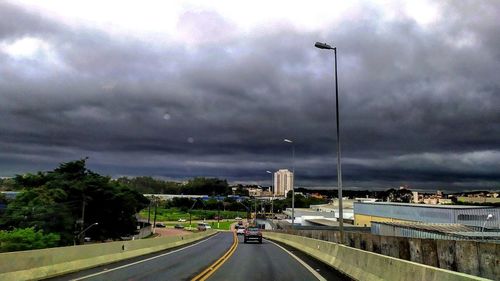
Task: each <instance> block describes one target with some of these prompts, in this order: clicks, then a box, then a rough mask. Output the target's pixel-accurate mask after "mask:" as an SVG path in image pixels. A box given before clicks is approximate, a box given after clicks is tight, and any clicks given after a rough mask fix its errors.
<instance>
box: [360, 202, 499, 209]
mask: <svg viewBox="0 0 500 281" xmlns="http://www.w3.org/2000/svg"><path fill="white" fill-rule="evenodd" d="M354 204H355V205H356V204H370V205H394V206H405V207H419V208H440V209H493V208H496V207H494V206H471V205H430V204H416V203H398V202H354Z"/></svg>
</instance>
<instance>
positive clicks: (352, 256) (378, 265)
mask: <svg viewBox="0 0 500 281" xmlns="http://www.w3.org/2000/svg"><path fill="white" fill-rule="evenodd" d="M263 235H264V237H265V238H268V239H271V240H275V241H278V242H281V243H284V244H287V245H289V246H292V247H294V248H296V249H298V250H300V251H302V252H305V253H306V254H309V255H310V256H312V257H314V258H316V259H318V260H320V261H322V262H324V263H326V264H328V265H330V266H332V267H333V268H335V269H337V270H339V271H340V272H342V273H344V274H346V275H347V276H349V277H351V278H353V279H354V280H408V281H412V280H415V281H417V280H418V281H448V280H449V281H452V280H453V281H465V280H489V279H485V278H481V277H476V276H473V275H469V274H465V273H460V272H454V271H450V270H446V269H441V268H437V267H433V266H428V265H424V264H419V263H415V262H411V261H407V260H402V259H398V258H394V257H390V256H385V255H381V254H376V253H372V252H368V251H364V250H360V249H356V248H353V247H349V246H345V245H342V244H337V243H333V242H328V241H323V240H318V239H313V238H307V237H303V236H298V235H291V234H286V233H278V232H264V234H263Z"/></svg>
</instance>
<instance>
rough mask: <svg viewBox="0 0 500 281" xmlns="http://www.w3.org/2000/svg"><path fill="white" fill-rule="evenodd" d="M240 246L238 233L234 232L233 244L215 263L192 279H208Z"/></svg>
mask: <svg viewBox="0 0 500 281" xmlns="http://www.w3.org/2000/svg"><path fill="white" fill-rule="evenodd" d="M237 247H238V237H237V236H236V233H235V232H233V244H232V245H231V247H230V248H229V250H228V251H227V252H226V253H225V254H224V255H223V256H222V257H220V258H219V259H218V260H216V261H215V262H214V263H213V264H211V265H210V266H209V267H207V268H206V269H205V270H203V271H202V272H201V273H200V274H198V275H196V276H195V277H194V278H193V279H191V281H204V280H207V279H208V278H209V277H210V276H212V274H214V272H215V271H216V270H217V269H219V267H221V266H222V265H223V264H224V263H225V262H226V261H227V260H228V259H229V258H230V257H231V255H233V253H234V251H236V248H237Z"/></svg>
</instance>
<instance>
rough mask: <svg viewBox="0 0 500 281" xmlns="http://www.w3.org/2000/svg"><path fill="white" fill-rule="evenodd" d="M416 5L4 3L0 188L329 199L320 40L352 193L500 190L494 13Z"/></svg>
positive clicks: (0, 12) (487, 6)
mask: <svg viewBox="0 0 500 281" xmlns="http://www.w3.org/2000/svg"><path fill="white" fill-rule="evenodd" d="M197 2H202V3H207V4H200V3H197ZM240 2H243V3H240ZM296 2H297V3H296ZM408 2H409V3H405V2H404V1H231V0H228V1H98V0H96V1H89V0H86V1H66V0H45V1H38V0H20V1H1V2H0V176H12V175H15V174H18V173H25V172H34V171H38V170H50V169H53V168H54V167H56V166H57V165H58V163H60V162H65V161H70V160H76V159H80V158H83V157H87V156H88V157H89V160H88V163H89V166H90V168H91V169H93V170H95V171H97V172H99V173H102V174H106V175H110V176H113V177H118V176H139V175H148V176H155V177H161V178H165V179H177V180H182V179H186V178H191V177H194V176H213V177H222V178H227V179H228V180H229V181H230V182H244V183H261V184H267V185H269V184H270V182H271V176H270V175H268V174H267V173H266V170H272V171H275V170H277V169H279V168H290V169H291V166H292V147H291V145H290V144H287V143H284V142H283V139H284V138H289V139H293V140H294V142H295V150H296V153H295V155H296V159H295V170H296V182H297V185H298V186H306V187H311V186H315V187H334V186H336V152H335V145H336V137H335V96H334V89H335V88H334V85H335V84H334V79H333V78H334V76H333V63H334V57H333V53H332V52H331V51H326V50H320V49H316V48H314V43H315V42H316V41H321V42H326V43H329V44H331V45H332V46H336V47H337V48H338V52H337V55H338V83H339V100H340V122H341V139H342V163H343V165H342V169H343V181H344V186H345V187H347V188H389V187H398V186H400V185H404V184H406V185H409V186H410V187H413V188H424V189H425V188H428V189H438V188H439V189H445V190H446V189H447V190H456V191H460V190H463V189H470V188H486V189H500V32H499V30H500V21H499V20H498V19H499V18H500V1H497V0H492V1H451V0H450V1H441V0H439V1H408Z"/></svg>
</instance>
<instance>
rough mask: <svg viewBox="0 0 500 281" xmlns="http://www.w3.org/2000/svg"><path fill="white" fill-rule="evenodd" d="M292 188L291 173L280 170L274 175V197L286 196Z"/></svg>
mask: <svg viewBox="0 0 500 281" xmlns="http://www.w3.org/2000/svg"><path fill="white" fill-rule="evenodd" d="M292 188H293V173H292V172H290V171H289V170H287V169H281V170H278V171H277V172H275V173H274V190H273V191H274V192H273V193H274V195H275V196H286V194H287V193H288V192H289V191H290V190H292Z"/></svg>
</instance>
